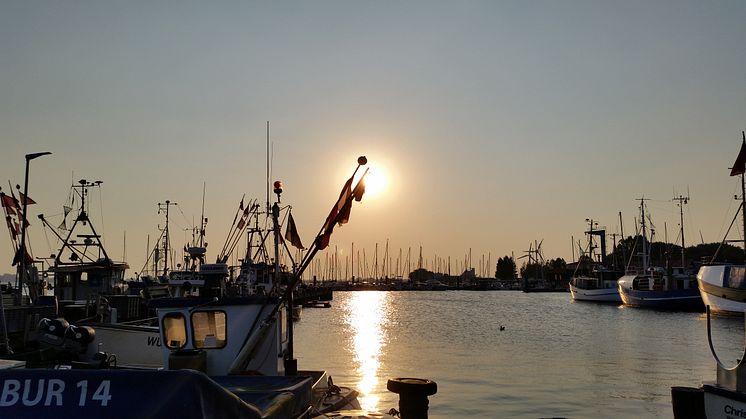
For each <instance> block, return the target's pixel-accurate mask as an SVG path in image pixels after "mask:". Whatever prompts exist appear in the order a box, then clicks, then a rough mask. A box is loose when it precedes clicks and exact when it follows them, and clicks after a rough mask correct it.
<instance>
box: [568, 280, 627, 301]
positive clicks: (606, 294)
mask: <svg viewBox="0 0 746 419" xmlns="http://www.w3.org/2000/svg"><path fill="white" fill-rule="evenodd" d="M570 294H572V298H573V300H578V301H596V302H601V303H621V302H622V297H620V296H619V289H618V288H596V289H590V290H589V289H583V288H578V287H576V286H574V285H572V284H570Z"/></svg>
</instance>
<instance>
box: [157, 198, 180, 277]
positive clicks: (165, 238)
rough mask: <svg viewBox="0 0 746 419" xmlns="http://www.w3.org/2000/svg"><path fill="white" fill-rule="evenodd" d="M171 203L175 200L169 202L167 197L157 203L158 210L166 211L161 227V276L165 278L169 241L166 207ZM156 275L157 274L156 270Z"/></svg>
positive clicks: (174, 203)
mask: <svg viewBox="0 0 746 419" xmlns="http://www.w3.org/2000/svg"><path fill="white" fill-rule="evenodd" d="M172 205H176V202H171V201H169V200H168V199H167V200H166V203H165V204H161V203H160V202H159V203H158V212H161V211H165V212H166V226H165V227H164V229H163V277H164V278H165V277H166V276H167V275H168V242H169V235H168V208H169V207H170V206H172ZM155 274H156V276H158V271H156V273H155Z"/></svg>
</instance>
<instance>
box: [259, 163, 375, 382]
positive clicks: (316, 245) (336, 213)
mask: <svg viewBox="0 0 746 419" xmlns="http://www.w3.org/2000/svg"><path fill="white" fill-rule="evenodd" d="M357 163H358V165H357V167H356V168H355V171H354V172H353V173H352V176H350V179H349V180H348V181H347V182H348V183H346V184H345V186H344V187H343V188H342V194H341V195H340V197H339V199H338V200H337V202H336V203H335V204H334V207H333V208H332V211H331V213H330V214H329V216H328V217H327V219H326V221H325V222H324V225H323V226H322V227H321V229H320V230H319V233H318V234H317V235H316V239H315V240H314V241H313V244H312V245H311V247H310V248H309V249H308V252H306V254H305V256H304V257H303V258H302V260H301V262H300V264H299V265H298V269H297V270H296V271H295V272H294V273H293V276H292V279H291V280H290V282H289V283H288V286H287V288H286V289H285V293H284V294H283V296H282V297H281V298H280V301H279V302H278V303H277V305H275V307H274V309H273V310H272V312H271V313H270V314H269V316H268V317H267V319H271V318H272V317H274V315H275V314H276V313H277V311H279V309H280V306H281V305H282V303H283V302H284V303H286V304H287V308H288V317H291V314H292V301H293V289H294V288H295V286H296V285H297V284H298V282H300V279H301V276H302V275H303V272H304V271H305V270H306V268H308V266H309V265H310V263H311V261H312V260H313V258H314V256H316V253H317V252H318V251H319V250H322V249H325V248H326V247H327V246H328V240H329V236H330V235H331V234H332V231H333V230H334V225H335V224H337V223H339V222H340V221H342V219H341V218H340V216H341V215H342V214H345V211H344V210H345V209H346V208H349V207H350V206H351V205H352V200H353V199H355V198H356V194H355V193H354V191H355V190H357V189H358V186H360V185H361V182H363V180H364V179H365V176H366V175H367V174H368V169H367V168H366V170H365V172H363V175H362V176H361V177H360V179H359V180H358V183H357V184H356V185H355V187H354V188H353V187H352V181H353V179H354V178H355V175H356V174H357V171H358V170H359V169H360V167H361V166H363V165H365V164H367V163H368V159H366V158H365V156H360V157H358V159H357ZM278 189H279V192H280V193H281V192H282V183H280V182H275V193H277V194H278V195H277V196H278V200H279V193H278ZM274 207H276V210H275V208H273V211H272V215H273V219H274V220H275V240H277V237H278V236H279V221H278V218H279V205H278V204H277V203H275V205H274ZM345 215H349V212H348V211H347V212H346V214H345ZM345 222H346V220H345ZM325 240H326V243H323V242H324V241H325ZM277 247H278V245H277V241H275V248H276V250H275V274H277V273H278V269H279V267H278V264H279V261H278V259H277ZM288 321H289V322H290V321H292V320H291V319H288ZM292 330H293V328H292V323H290V324H289V327H288V350H287V353H286V355H285V374H286V375H294V374H295V373H297V361H296V360H295V359H293V339H292Z"/></svg>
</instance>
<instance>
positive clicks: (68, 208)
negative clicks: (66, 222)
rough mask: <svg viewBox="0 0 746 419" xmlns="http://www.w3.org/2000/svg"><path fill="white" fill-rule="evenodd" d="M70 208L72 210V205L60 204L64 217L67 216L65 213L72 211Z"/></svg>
mask: <svg viewBox="0 0 746 419" xmlns="http://www.w3.org/2000/svg"><path fill="white" fill-rule="evenodd" d="M72 210H73V207H68V206H67V205H63V206H62V211H64V212H65V218H67V214H69V213H70V211H72Z"/></svg>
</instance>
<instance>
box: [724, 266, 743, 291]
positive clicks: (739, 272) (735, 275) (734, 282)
mask: <svg viewBox="0 0 746 419" xmlns="http://www.w3.org/2000/svg"><path fill="white" fill-rule="evenodd" d="M725 286H726V287H730V288H737V289H746V268H744V267H743V266H731V267H730V272H729V273H728V282H727V283H726V284H725Z"/></svg>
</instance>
